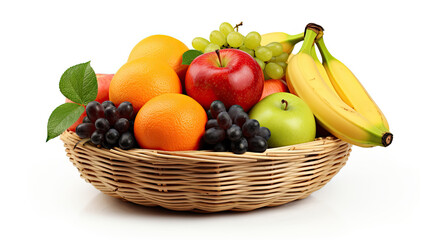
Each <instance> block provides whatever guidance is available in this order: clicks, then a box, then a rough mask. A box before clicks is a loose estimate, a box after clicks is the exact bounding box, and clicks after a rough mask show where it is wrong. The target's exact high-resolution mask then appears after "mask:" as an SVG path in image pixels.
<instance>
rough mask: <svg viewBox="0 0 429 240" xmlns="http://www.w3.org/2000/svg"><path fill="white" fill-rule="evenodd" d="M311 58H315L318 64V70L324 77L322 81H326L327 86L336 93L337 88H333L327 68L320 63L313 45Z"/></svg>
mask: <svg viewBox="0 0 429 240" xmlns="http://www.w3.org/2000/svg"><path fill="white" fill-rule="evenodd" d="M311 56H312V57H313V60H314V63H315V64H316V67H317V70H319V73H320V75H322V79H323V80H324V81H325V83H326V85H328V87H329V88H330V89H331V90H332V91H333V92H334V93H335V94H337V92H335V88H334V86H332V83H331V81H330V80H329V76H328V74H327V73H326V71H325V68H324V67H323V64H322V63H321V62H320V60H319V58H318V57H317V54H316V46H315V45H314V44H313V46H312V47H311Z"/></svg>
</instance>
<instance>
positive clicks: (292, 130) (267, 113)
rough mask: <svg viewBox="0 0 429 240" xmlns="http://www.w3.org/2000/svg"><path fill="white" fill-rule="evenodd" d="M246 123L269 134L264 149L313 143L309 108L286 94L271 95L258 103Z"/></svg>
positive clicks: (312, 116)
mask: <svg viewBox="0 0 429 240" xmlns="http://www.w3.org/2000/svg"><path fill="white" fill-rule="evenodd" d="M249 118H250V119H256V120H258V121H259V124H260V125H261V127H266V128H268V129H269V130H270V131H271V137H270V139H269V140H268V147H281V146H288V145H293V144H298V143H304V142H310V141H313V140H314V138H315V136H316V121H315V119H314V115H313V112H312V111H311V110H310V107H308V105H307V104H306V103H305V102H304V101H303V100H302V99H301V98H299V97H297V96H295V95H293V94H291V93H286V92H279V93H274V94H271V95H269V96H267V97H265V98H264V99H262V100H261V101H259V102H258V103H257V104H256V105H255V106H254V107H253V108H252V110H251V111H250V113H249Z"/></svg>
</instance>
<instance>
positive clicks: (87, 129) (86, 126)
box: [76, 123, 95, 138]
mask: <svg viewBox="0 0 429 240" xmlns="http://www.w3.org/2000/svg"><path fill="white" fill-rule="evenodd" d="M94 131H95V126H94V124H93V123H81V124H79V125H77V127H76V134H77V135H78V136H79V137H80V138H89V137H91V134H92V133H93V132H94Z"/></svg>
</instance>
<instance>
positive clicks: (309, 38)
mask: <svg viewBox="0 0 429 240" xmlns="http://www.w3.org/2000/svg"><path fill="white" fill-rule="evenodd" d="M315 31H316V30H314V29H312V28H307V29H306V30H305V37H304V43H303V44H302V47H301V50H299V51H300V52H303V53H307V54H308V55H311V48H312V47H313V44H314V40H315V39H316V37H317V35H318V32H315Z"/></svg>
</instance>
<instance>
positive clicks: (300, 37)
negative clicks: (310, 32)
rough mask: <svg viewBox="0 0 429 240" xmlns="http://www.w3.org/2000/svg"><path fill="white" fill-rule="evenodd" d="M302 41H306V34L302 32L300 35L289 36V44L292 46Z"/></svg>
mask: <svg viewBox="0 0 429 240" xmlns="http://www.w3.org/2000/svg"><path fill="white" fill-rule="evenodd" d="M302 40H304V32H302V33H300V34H295V35H289V36H287V42H289V43H290V44H292V45H295V44H297V43H298V42H301V41H302Z"/></svg>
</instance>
